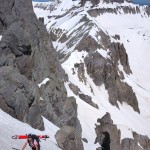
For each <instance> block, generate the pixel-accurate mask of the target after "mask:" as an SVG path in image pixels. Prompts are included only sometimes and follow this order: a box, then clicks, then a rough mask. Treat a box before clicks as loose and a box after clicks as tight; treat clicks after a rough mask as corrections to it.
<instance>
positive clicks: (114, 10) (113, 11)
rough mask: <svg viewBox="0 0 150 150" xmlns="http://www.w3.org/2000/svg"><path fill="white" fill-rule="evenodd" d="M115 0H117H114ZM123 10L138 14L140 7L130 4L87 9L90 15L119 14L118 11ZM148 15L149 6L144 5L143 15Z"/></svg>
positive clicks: (149, 11) (149, 12) (108, 0)
mask: <svg viewBox="0 0 150 150" xmlns="http://www.w3.org/2000/svg"><path fill="white" fill-rule="evenodd" d="M106 1H107V3H109V2H110V0H106ZM116 1H117V0H116ZM121 11H122V12H124V14H140V13H141V11H140V8H139V7H138V6H136V7H131V6H117V7H116V8H98V9H90V10H89V11H88V13H89V15H90V16H92V17H97V16H98V15H102V14H105V13H111V14H119V13H120V12H121ZM146 14H147V15H148V16H150V6H146V7H145V15H146Z"/></svg>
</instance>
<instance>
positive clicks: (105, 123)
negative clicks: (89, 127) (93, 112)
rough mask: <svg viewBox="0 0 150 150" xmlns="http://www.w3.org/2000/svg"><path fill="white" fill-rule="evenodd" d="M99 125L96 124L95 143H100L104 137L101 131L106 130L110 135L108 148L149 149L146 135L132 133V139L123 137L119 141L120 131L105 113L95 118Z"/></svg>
mask: <svg viewBox="0 0 150 150" xmlns="http://www.w3.org/2000/svg"><path fill="white" fill-rule="evenodd" d="M97 122H98V123H100V124H99V125H97V124H96V128H95V131H96V134H97V137H96V139H95V143H97V142H98V143H99V144H100V145H101V144H102V141H103V139H104V136H103V134H102V133H103V132H108V133H109V135H110V140H111V143H110V149H111V150H116V149H117V150H142V149H144V150H149V149H150V139H149V138H148V137H147V136H143V135H139V134H137V133H133V137H134V139H130V138H125V139H123V140H121V141H120V138H121V133H120V130H118V129H117V126H116V125H114V124H113V121H112V120H111V116H110V114H109V113H106V114H105V115H104V116H103V117H102V118H101V119H98V120H97Z"/></svg>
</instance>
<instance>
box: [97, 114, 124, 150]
mask: <svg viewBox="0 0 150 150" xmlns="http://www.w3.org/2000/svg"><path fill="white" fill-rule="evenodd" d="M97 122H99V123H100V125H96V128H95V131H96V134H97V138H96V140H95V143H97V142H98V143H99V144H100V145H101V144H102V142H103V139H104V135H103V132H108V133H109V135H110V141H111V143H110V149H111V150H116V149H117V150H121V144H120V130H118V129H117V126H116V125H114V124H113V121H112V120H111V118H110V114H109V113H107V114H106V115H104V117H102V118H101V119H98V120H97Z"/></svg>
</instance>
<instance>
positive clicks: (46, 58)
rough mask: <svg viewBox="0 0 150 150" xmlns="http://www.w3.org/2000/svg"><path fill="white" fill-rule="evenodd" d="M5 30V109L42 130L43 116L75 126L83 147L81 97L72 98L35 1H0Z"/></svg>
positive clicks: (1, 81) (1, 63)
mask: <svg viewBox="0 0 150 150" xmlns="http://www.w3.org/2000/svg"><path fill="white" fill-rule="evenodd" d="M0 34H1V35H2V39H1V41H0V108H1V109H2V110H4V111H5V112H7V113H8V114H10V115H11V116H13V117H14V118H16V119H18V120H20V121H22V122H25V123H28V124H30V125H31V126H32V127H34V128H37V129H40V130H44V124H43V119H42V115H43V116H44V117H46V118H47V119H48V120H50V121H51V122H53V123H54V124H55V125H57V126H58V127H63V126H65V125H67V126H69V127H70V126H71V127H72V128H73V129H74V130H75V131H74V133H75V135H74V137H75V139H74V141H73V143H74V144H75V146H77V147H79V146H78V145H80V149H82V142H81V140H80V139H81V138H80V135H81V132H82V131H81V128H80V123H79V121H78V119H77V105H76V101H75V99H74V98H68V97H67V92H66V89H65V87H64V80H65V75H64V71H63V70H62V68H61V66H60V64H59V61H58V57H57V53H56V51H55V50H54V48H53V45H52V41H51V37H50V36H49V34H48V32H47V31H46V28H45V26H44V24H43V23H42V22H41V21H39V20H38V19H37V17H36V15H35V14H34V12H33V7H32V1H31V0H26V1H24V0H12V1H9V0H5V1H3V0H0ZM46 79H47V81H46V82H45V83H43V82H44V81H45V80H46ZM76 140H78V142H76ZM66 147H67V146H66Z"/></svg>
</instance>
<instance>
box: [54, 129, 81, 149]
mask: <svg viewBox="0 0 150 150" xmlns="http://www.w3.org/2000/svg"><path fill="white" fill-rule="evenodd" d="M79 137H80V136H79V134H78V133H76V132H75V130H74V128H72V127H69V126H64V127H62V128H61V129H60V130H59V131H57V133H56V135H55V138H56V141H57V143H58V146H59V147H60V148H61V149H62V150H83V145H82V142H81V139H80V138H79Z"/></svg>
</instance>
